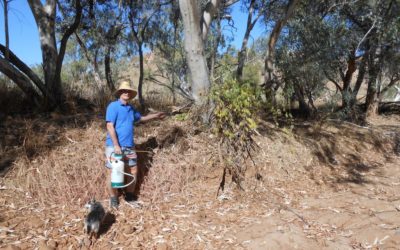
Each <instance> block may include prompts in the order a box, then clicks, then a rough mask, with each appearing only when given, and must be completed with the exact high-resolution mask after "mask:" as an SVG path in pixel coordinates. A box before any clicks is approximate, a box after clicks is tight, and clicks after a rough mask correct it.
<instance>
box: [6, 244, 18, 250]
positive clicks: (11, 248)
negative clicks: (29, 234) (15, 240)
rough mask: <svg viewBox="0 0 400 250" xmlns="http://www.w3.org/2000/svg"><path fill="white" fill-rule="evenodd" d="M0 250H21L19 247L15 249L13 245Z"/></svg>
mask: <svg viewBox="0 0 400 250" xmlns="http://www.w3.org/2000/svg"><path fill="white" fill-rule="evenodd" d="M1 249H4V250H21V248H20V247H17V246H15V245H8V246H7V247H6V248H1Z"/></svg>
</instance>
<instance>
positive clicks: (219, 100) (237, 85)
mask: <svg viewBox="0 0 400 250" xmlns="http://www.w3.org/2000/svg"><path fill="white" fill-rule="evenodd" d="M212 100H213V101H214V105H215V109H214V117H215V120H214V128H215V133H216V134H217V136H218V137H219V138H220V139H221V142H222V145H223V150H224V152H223V153H224V157H223V159H224V160H225V161H226V162H225V163H224V164H225V167H227V168H228V169H230V170H231V173H232V176H233V178H234V180H235V181H236V182H237V183H238V184H239V186H240V181H241V180H242V179H243V176H244V175H243V174H244V172H245V170H246V168H245V166H244V164H243V163H244V160H245V159H246V158H248V157H251V152H252V151H253V149H254V148H255V143H254V141H253V139H252V136H253V135H254V134H255V133H256V128H257V116H258V111H259V110H260V108H261V90H260V88H259V87H258V86H257V84H255V83H252V82H249V81H247V82H238V81H237V80H235V79H232V78H230V79H227V80H225V81H224V83H223V84H221V85H216V86H215V87H214V89H213V91H212ZM220 153H221V152H220Z"/></svg>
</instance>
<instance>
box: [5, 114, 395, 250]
mask: <svg viewBox="0 0 400 250" xmlns="http://www.w3.org/2000/svg"><path fill="white" fill-rule="evenodd" d="M383 121H385V122H384V123H383ZM399 121H400V119H399V117H397V116H392V117H386V118H385V119H381V120H376V121H375V122H374V123H373V124H372V125H371V126H369V127H359V126H355V125H353V124H349V123H339V122H337V121H328V122H325V123H323V124H308V123H299V124H296V125H295V127H294V129H293V130H292V131H291V132H287V131H286V132H285V130H283V131H282V130H280V129H278V128H275V127H274V126H272V125H269V124H264V125H263V126H262V127H260V129H259V132H260V135H259V136H258V137H257V138H256V141H257V143H258V145H259V146H260V149H259V152H258V153H257V155H256V156H255V157H254V159H253V160H254V162H255V164H256V166H257V170H255V168H253V167H250V166H251V165H249V171H248V173H247V175H248V176H247V177H248V178H247V181H246V182H245V183H244V187H245V191H243V192H240V191H237V189H236V188H235V185H234V184H232V183H230V181H228V182H227V185H226V188H225V190H224V192H220V193H219V194H218V196H217V195H216V194H217V189H218V186H219V183H220V178H221V174H222V169H221V168H220V163H219V161H218V159H219V157H218V155H217V152H216V139H215V138H213V137H212V136H211V135H210V134H209V132H206V131H202V130H198V129H192V128H190V124H188V123H185V122H178V121H175V120H173V119H168V120H166V121H165V122H164V123H162V124H161V123H152V124H151V125H150V126H141V127H139V128H138V130H137V132H136V134H137V135H140V136H139V137H138V138H137V142H138V144H140V145H142V148H141V149H142V151H143V154H142V156H141V157H142V159H141V160H142V161H143V164H144V165H145V166H146V168H145V169H142V176H143V177H144V178H143V180H144V181H143V182H142V183H141V185H140V202H141V208H136V207H131V206H130V205H129V204H127V203H124V202H122V203H121V207H120V209H119V210H109V209H108V202H107V199H106V198H107V196H106V194H105V192H104V190H103V189H102V183H103V182H102V181H103V179H104V177H105V175H106V174H107V173H106V171H105V169H104V168H103V166H102V162H103V158H102V146H103V145H102V144H103V139H104V138H103V137H104V135H103V134H104V128H102V122H101V120H100V119H93V121H91V122H90V123H89V124H87V125H86V126H76V127H74V128H72V129H71V128H68V127H64V128H63V131H62V133H61V134H58V133H57V134H56V135H57V136H58V137H57V138H58V139H59V141H60V143H59V144H57V146H56V147H53V148H48V149H47V150H48V151H46V152H47V153H46V154H45V156H43V155H41V154H38V155H35V154H32V156H31V157H25V158H24V157H19V158H18V159H17V160H15V161H14V162H13V163H12V166H11V168H12V170H11V171H9V172H8V173H7V174H6V175H5V176H3V177H2V179H1V182H0V246H1V247H2V248H8V249H34V248H38V249H135V248H136V249H221V248H222V249H399V246H400V164H399V163H400V158H399V156H398V155H397V154H396V150H397V147H398V145H397V139H396V138H397V135H398V134H399V133H400V128H399V126H398V124H400V123H399ZM58 131H59V130H58ZM84 149H88V150H89V151H90V152H91V154H85V153H83V151H84ZM16 152H19V151H16ZM58 157H59V158H58ZM66 158H68V161H69V162H77V163H76V164H72V165H68V169H70V168H74V167H75V168H79V169H80V168H85V169H86V170H85V171H83V170H82V172H78V171H77V172H74V174H80V175H82V176H79V177H77V176H75V177H74V176H72V177H70V178H71V179H69V180H68V184H69V186H74V185H76V186H79V185H77V183H75V181H76V182H80V183H81V182H82V179H84V180H87V182H88V183H90V184H88V185H83V187H84V189H83V190H79V189H78V190H76V189H68V190H67V191H66V193H65V197H64V199H63V197H60V195H59V194H58V193H57V196H54V197H47V198H46V199H39V198H37V195H38V193H35V192H33V191H32V187H36V189H37V190H41V189H40V188H42V186H40V185H37V186H32V185H31V184H30V183H29V181H32V180H41V179H40V178H43V180H47V181H48V180H49V179H48V178H50V179H51V178H54V177H52V176H49V177H46V178H47V179H46V178H45V177H41V175H44V173H43V172H41V171H40V167H41V166H43V164H47V163H48V164H50V165H51V164H53V167H58V168H60V169H62V170H63V166H64V165H65V164H62V163H63V162H64V160H65V159H66ZM57 164H59V165H57ZM249 164H250V163H249ZM50 165H49V166H50ZM18 168H26V169H27V171H26V172H24V176H21V171H20V170H18ZM63 171H64V170H63ZM65 171H66V172H68V171H67V170H65ZM65 171H64V172H65ZM256 172H257V173H259V175H258V177H260V176H261V178H258V179H259V180H256V178H255V177H254V176H255V174H256ZM59 175H61V173H60V174H59ZM86 175H87V176H86ZM65 176H68V175H67V174H66V175H65ZM65 178H67V177H65ZM60 181H65V180H60ZM43 185H44V184H43ZM60 185H61V184H60ZM81 186H82V185H81ZM48 188H49V189H51V187H48ZM61 188H62V186H61ZM44 190H45V189H44ZM42 192H44V193H45V194H47V195H48V196H52V195H54V192H50V191H49V192H46V191H42ZM74 192H76V194H75V193H74ZM91 195H96V197H98V199H100V200H101V201H102V202H103V204H104V205H105V207H106V208H107V210H108V212H109V213H108V215H107V218H106V223H105V224H104V226H103V228H102V234H101V236H100V238H99V239H98V240H97V241H93V242H90V241H89V240H88V239H87V237H86V235H84V233H83V218H84V215H85V210H84V208H83V204H84V201H85V200H86V199H87V198H88V197H89V196H91ZM66 197H67V198H66ZM50 198H51V199H50ZM51 201H54V202H51Z"/></svg>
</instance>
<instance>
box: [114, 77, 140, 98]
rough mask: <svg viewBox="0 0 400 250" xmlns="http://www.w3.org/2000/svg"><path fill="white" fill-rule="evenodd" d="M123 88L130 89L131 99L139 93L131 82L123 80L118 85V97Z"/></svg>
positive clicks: (116, 92)
mask: <svg viewBox="0 0 400 250" xmlns="http://www.w3.org/2000/svg"><path fill="white" fill-rule="evenodd" d="M122 90H128V91H130V92H131V96H132V97H131V99H133V98H135V96H136V95H137V91H136V90H134V89H133V88H132V87H131V85H130V84H129V82H128V81H122V82H121V83H120V84H119V87H118V89H117V90H116V91H115V93H114V94H115V95H116V96H117V97H119V96H120V95H121V91H122Z"/></svg>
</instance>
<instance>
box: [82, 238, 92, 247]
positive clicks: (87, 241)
mask: <svg viewBox="0 0 400 250" xmlns="http://www.w3.org/2000/svg"><path fill="white" fill-rule="evenodd" d="M90 243H91V242H90V240H89V238H85V239H84V240H83V244H84V245H85V246H90Z"/></svg>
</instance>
